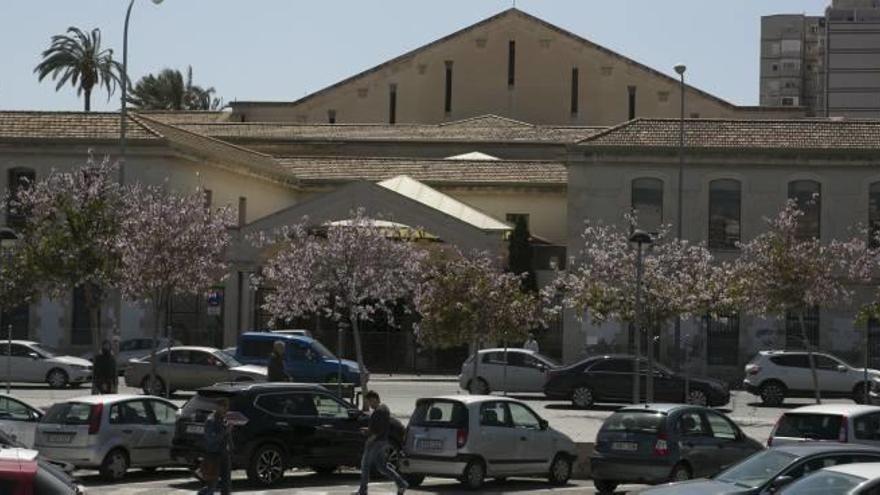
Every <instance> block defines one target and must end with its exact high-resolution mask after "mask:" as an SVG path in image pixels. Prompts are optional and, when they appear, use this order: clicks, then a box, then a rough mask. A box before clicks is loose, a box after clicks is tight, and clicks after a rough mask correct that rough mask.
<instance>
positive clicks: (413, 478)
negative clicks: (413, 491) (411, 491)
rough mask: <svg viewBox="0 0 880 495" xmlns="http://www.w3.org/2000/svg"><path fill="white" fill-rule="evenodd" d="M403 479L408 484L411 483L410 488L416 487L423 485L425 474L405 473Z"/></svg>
mask: <svg viewBox="0 0 880 495" xmlns="http://www.w3.org/2000/svg"><path fill="white" fill-rule="evenodd" d="M403 480H404V481H406V484H407V485H409V487H410V488H416V487H418V486H421V484H422V483H424V482H425V475H424V474H404V475H403Z"/></svg>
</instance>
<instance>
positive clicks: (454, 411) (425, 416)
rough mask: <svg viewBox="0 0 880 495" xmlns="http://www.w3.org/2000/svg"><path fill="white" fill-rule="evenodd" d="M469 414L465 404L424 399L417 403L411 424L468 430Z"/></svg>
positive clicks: (445, 400)
mask: <svg viewBox="0 0 880 495" xmlns="http://www.w3.org/2000/svg"><path fill="white" fill-rule="evenodd" d="M467 422H468V412H467V408H466V407H464V404H462V403H461V402H458V401H454V400H447V399H436V400H435V399H424V400H420V401H418V402H417V403H416V410H415V412H414V413H413V415H412V419H411V420H410V422H409V424H410V425H413V426H428V427H434V428H466V427H467Z"/></svg>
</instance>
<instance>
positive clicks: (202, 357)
mask: <svg viewBox="0 0 880 495" xmlns="http://www.w3.org/2000/svg"><path fill="white" fill-rule="evenodd" d="M152 367H153V365H152V361H151V360H150V356H147V357H144V358H140V359H132V360H131V361H130V362H129V367H128V370H126V371H125V384H126V385H128V386H129V387H140V388H141V389H143V391H144V393H146V394H153V395H164V394H165V392H166V389H167V390H168V391H169V393H170V392H173V391H175V390H196V389H198V388H201V387H207V386H208V385H213V384H215V383H220V382H253V381H265V380H266V375H267V370H266V367H265V366H254V365H245V364H241V363H239V362H238V361H236V360H235V359H234V358H231V357H229V356H228V355H226V354H224V353H223V351H221V350H219V349H214V348H213V347H194V346H180V347H172V348H171V349H164V350H163V351H161V352H159V353H157V354H156V375H157V376H156V378H155V379H151V375H152Z"/></svg>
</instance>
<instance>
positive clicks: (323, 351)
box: [312, 340, 336, 359]
mask: <svg viewBox="0 0 880 495" xmlns="http://www.w3.org/2000/svg"><path fill="white" fill-rule="evenodd" d="M312 349H313V350H314V351H315V352H317V353H318V354H320V355H321V357H322V358H324V359H336V356H334V355H333V353H332V352H330V350H329V349H327V348H326V347H324V344H322V343H320V342H318V341H317V340H314V341H312Z"/></svg>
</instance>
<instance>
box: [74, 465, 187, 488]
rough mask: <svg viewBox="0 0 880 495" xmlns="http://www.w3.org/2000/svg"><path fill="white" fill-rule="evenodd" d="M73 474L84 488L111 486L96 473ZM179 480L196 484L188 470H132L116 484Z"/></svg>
mask: <svg viewBox="0 0 880 495" xmlns="http://www.w3.org/2000/svg"><path fill="white" fill-rule="evenodd" d="M75 474H76V478H77V479H78V480H79V481H80V483H82V484H83V485H84V486H86V487H89V486H108V485H112V484H113V483H112V482H109V481H106V480H104V479H103V478H101V475H100V474H98V472H97V471H79V472H77V473H75ZM181 478H188V479H189V480H191V481H192V482H194V483H197V480H196V479H195V478H194V477H193V475H192V473H191V472H190V471H189V470H188V469H182V468H165V469H161V468H160V469H155V470H144V469H137V468H132V469H131V470H130V471H128V472H127V473H125V478H123V479H122V481H119V482H118V483H117V484H119V485H124V484H127V483H144V482H149V481H163V480H172V479H181Z"/></svg>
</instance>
